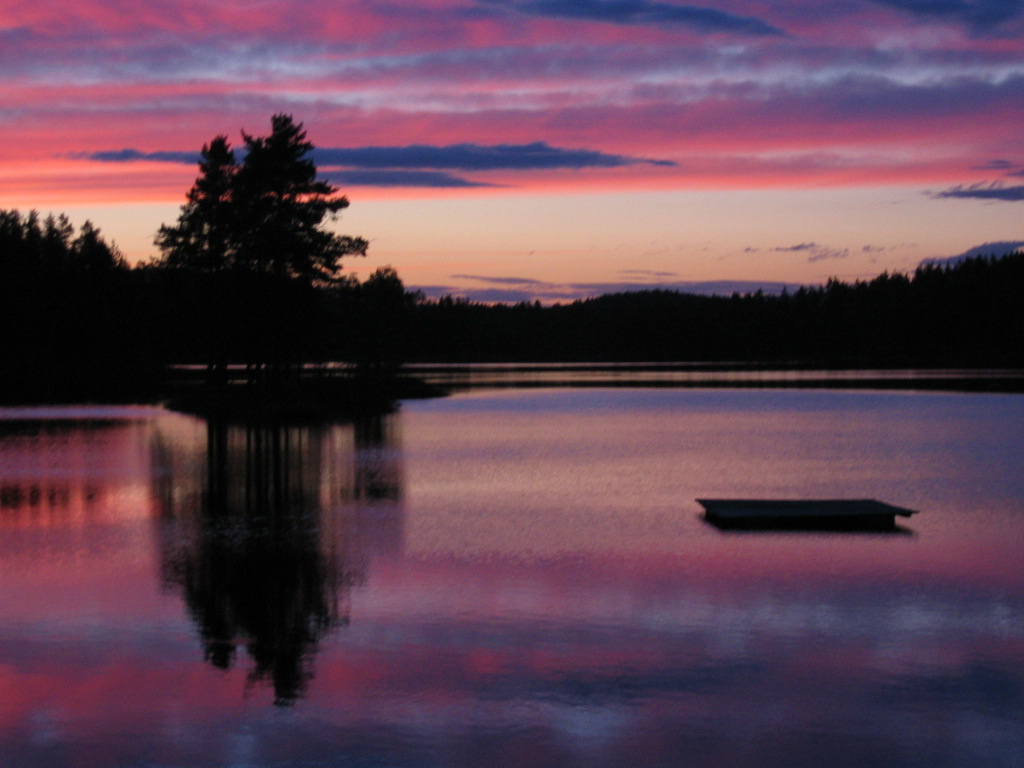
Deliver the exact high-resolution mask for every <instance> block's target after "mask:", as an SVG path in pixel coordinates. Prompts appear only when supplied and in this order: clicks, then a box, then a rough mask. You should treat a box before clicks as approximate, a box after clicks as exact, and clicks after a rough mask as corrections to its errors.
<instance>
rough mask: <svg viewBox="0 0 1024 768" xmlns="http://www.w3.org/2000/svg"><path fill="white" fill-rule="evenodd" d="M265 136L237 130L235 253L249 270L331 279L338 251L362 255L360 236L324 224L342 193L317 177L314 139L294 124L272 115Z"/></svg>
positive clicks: (344, 201)
mask: <svg viewBox="0 0 1024 768" xmlns="http://www.w3.org/2000/svg"><path fill="white" fill-rule="evenodd" d="M271 127H272V130H271V133H270V135H269V136H266V137H258V136H250V135H249V134H247V133H244V132H243V133H242V137H243V139H244V141H245V149H246V156H245V160H244V161H243V162H242V166H241V168H239V170H238V175H237V177H236V179H235V190H234V191H235V199H234V203H235V206H236V207H237V212H238V214H239V215H240V217H241V219H240V221H239V223H240V224H242V225H243V226H242V227H240V228H239V232H238V258H239V259H240V261H241V263H242V264H244V266H245V267H246V268H247V269H248V270H250V271H254V272H262V273H269V274H273V275H276V276H279V277H293V278H297V279H300V280H302V281H304V282H310V283H324V282H327V283H329V282H332V281H333V280H335V279H336V278H337V276H338V272H339V270H340V269H341V259H342V258H343V257H345V256H353V255H358V256H365V255H366V248H367V245H368V243H367V241H366V240H364V239H363V238H361V237H350V236H347V235H338V234H335V233H333V232H330V231H328V230H326V229H325V228H324V226H323V225H324V223H325V221H330V220H333V219H335V218H336V217H337V214H338V212H339V211H342V210H344V209H345V208H347V207H348V205H349V203H348V198H346V197H345V196H343V195H340V194H339V190H338V188H337V187H335V186H333V185H332V184H330V183H328V182H327V181H325V180H323V179H319V178H317V170H316V165H315V164H314V163H313V160H312V159H311V158H310V157H309V155H310V153H311V152H312V151H313V145H312V143H310V142H309V141H307V139H306V132H305V131H304V130H303V129H302V124H301V123H295V122H294V120H293V119H292V117H291V116H290V115H284V114H278V115H274V117H273V118H272V120H271Z"/></svg>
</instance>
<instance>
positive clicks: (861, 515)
mask: <svg viewBox="0 0 1024 768" xmlns="http://www.w3.org/2000/svg"><path fill="white" fill-rule="evenodd" d="M697 503H698V504H700V505H701V506H702V507H704V519H705V520H707V521H708V522H709V523H711V524H712V525H714V526H716V527H718V528H730V529H782V530H855V531H876V530H877V531H885V530H895V529H896V528H897V526H896V518H897V517H910V516H911V515H913V514H916V512H915V510H912V509H905V508H903V507H896V506H893V505H892V504H886V503H885V502H882V501H876V500H875V499H794V500H789V499H697Z"/></svg>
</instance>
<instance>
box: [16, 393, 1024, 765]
mask: <svg viewBox="0 0 1024 768" xmlns="http://www.w3.org/2000/svg"><path fill="white" fill-rule="evenodd" d="M1022 456H1024V400H1022V399H1021V398H1020V397H1019V396H1014V395H962V394H922V393H886V392H853V391H847V392H843V391H806V390H783V391H765V390H744V391H739V390H727V389H721V390H699V389H688V390H670V389H664V390H662V389H659V390H650V389H643V390H637V389H628V388H619V389H614V390H606V389H587V390H578V389H559V390H544V389H537V390H528V391H520V390H506V391H502V392H497V393H496V392H489V393H488V392H468V393H464V394H460V395H458V396H456V397H452V398H447V399H442V400H428V401H417V402H407V403H405V404H403V406H402V408H401V409H400V411H399V413H397V414H393V415H391V416H388V417H384V418H381V419H375V420H366V421H362V422H359V423H357V424H340V425H334V426H328V427H321V428H308V427H307V428H298V427H294V428H288V429H283V428H278V429H267V428H245V427H240V426H233V427H228V426H224V425H209V424H206V423H205V422H203V421H201V420H198V419H194V418H190V417H185V416H181V415H176V414H170V413H166V412H163V411H159V410H157V409H144V408H128V409H96V408H76V409H47V410H41V409H19V410H13V409H8V410H3V411H0V754H2V755H3V757H4V760H3V765H5V766H12V767H14V768H21V767H23V766H24V767H26V768H28V767H32V768H34V767H35V766H57V767H60V766H69V767H70V766H75V767H76V768H77V767H78V766H82V767H84V768H90V767H92V766H96V767H99V766H103V767H107V766H160V767H161V768H162V767H164V766H167V767H168V768H170V767H171V766H325V765H327V766H333V765H338V766H348V765H366V766H499V765H500V766H504V765H515V766H520V765H537V766H545V765H551V766H622V765H635V766H654V765H658V766H661V765H692V766H704V765H708V766H721V765H729V766H817V765H826V764H827V765H835V766H842V765H851V766H853V765H857V766H860V765H874V766H890V765H891V766H918V765H920V766H947V765H948V766H953V765H956V766H960V765H964V766H967V765H970V766H1016V765H1024V757H1022V756H1024V725H1022V722H1024V564H1022V559H1021V557H1020V551H1021V546H1022V544H1024V473H1022V472H1021V471H1020V466H1021V457H1022ZM736 496H741V497H743V496H746V497H783V498H806V497H871V498H879V499H881V500H883V501H887V502H890V503H893V504H897V505H899V506H904V507H909V508H911V509H916V510H920V514H918V515H915V516H914V517H912V518H910V520H909V521H908V522H906V523H903V526H904V528H905V530H903V531H902V532H900V533H898V534H895V535H880V534H856V533H855V534H823V533H743V532H738V533H724V532H721V531H719V530H717V529H715V528H713V527H711V526H709V525H707V524H705V523H704V522H703V520H702V519H701V518H700V514H699V513H700V507H699V505H697V504H696V502H695V499H696V498H698V497H736Z"/></svg>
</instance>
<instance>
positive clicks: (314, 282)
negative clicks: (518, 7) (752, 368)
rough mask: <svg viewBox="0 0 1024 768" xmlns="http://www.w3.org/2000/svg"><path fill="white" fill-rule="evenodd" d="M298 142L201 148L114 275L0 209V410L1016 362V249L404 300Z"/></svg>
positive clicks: (56, 231)
mask: <svg viewBox="0 0 1024 768" xmlns="http://www.w3.org/2000/svg"><path fill="white" fill-rule="evenodd" d="M312 149H313V147H312V144H311V143H310V142H309V141H308V140H307V138H306V134H305V131H304V130H303V128H302V126H301V124H298V123H296V122H295V121H294V120H293V119H292V118H291V117H290V116H288V115H276V116H274V117H273V118H272V121H271V132H270V134H269V135H267V136H253V135H249V134H246V133H243V134H242V147H241V150H240V153H239V154H238V155H236V153H235V151H234V150H233V149H232V147H231V144H230V142H229V140H228V139H227V137H225V136H217V137H215V138H214V139H213V140H211V141H210V142H209V143H208V144H207V145H206V146H204V147H203V149H202V152H201V157H200V165H199V174H198V177H197V179H196V181H195V183H194V185H193V186H192V188H191V189H190V190H189V191H188V193H187V196H186V201H185V204H184V205H183V206H182V207H181V210H180V213H179V216H178V219H177V220H176V221H175V222H174V223H172V224H167V225H164V226H163V227H161V228H160V230H159V232H158V233H157V235H156V245H157V247H158V248H159V252H160V256H159V257H158V258H157V259H156V260H154V261H152V262H150V263H147V264H143V265H141V266H136V267H133V268H130V267H129V266H128V265H127V264H126V263H125V260H124V258H123V256H122V255H121V254H120V252H119V251H118V249H117V248H116V246H114V245H113V244H112V243H110V242H108V241H107V240H106V239H105V238H104V236H103V235H102V233H100V231H99V230H98V229H97V228H96V227H95V226H93V225H92V224H91V223H88V222H86V223H85V224H83V225H82V226H81V227H78V228H76V227H75V226H73V225H72V224H71V222H70V221H69V220H68V219H67V218H66V217H64V216H49V217H45V218H43V217H41V216H39V215H38V214H36V213H34V212H29V213H27V214H22V213H20V212H18V211H0V345H2V348H0V366H2V375H0V402H15V401H35V402H46V401H60V400H83V399H119V400H138V399H140V398H145V397H149V396H155V394H156V393H159V392H160V386H161V384H162V383H163V382H164V381H165V380H166V372H167V370H168V368H167V366H169V365H172V364H182V363H191V364H199V365H202V366H205V367H206V369H207V377H208V380H209V382H210V383H212V384H218V385H219V384H223V383H225V382H226V381H227V379H228V371H229V366H236V367H237V366H244V367H245V368H246V370H247V371H248V375H249V380H250V382H251V383H253V384H256V385H259V386H263V387H271V388H272V387H277V386H282V387H285V389H287V387H288V386H290V385H291V384H292V383H294V381H295V380H297V379H298V377H299V371H300V370H303V366H304V365H305V364H308V363H319V362H327V361H336V362H348V363H352V364H353V366H352V367H353V368H355V369H359V370H361V371H364V372H369V373H371V374H372V376H369V377H368V378H369V379H370V380H378V381H379V380H380V378H381V374H385V375H386V374H387V373H388V372H390V371H392V370H394V368H395V367H396V366H397V365H398V364H399V363H401V362H402V361H419V362H477V361H504V362H531V361H547V362H559V361H579V362H603V361H636V362H640V361H708V362H715V361H727V360H728V361H749V362H756V363H767V364H771V363H791V362H796V363H801V362H803V363H807V364H813V365H835V366H968V367H970V366H992V367H1000V366H1013V367H1024V302H1022V301H1021V300H1020V297H1021V296H1022V295H1024V254H1021V253H1017V254H1008V255H1005V256H1002V255H1000V254H993V255H992V257H988V258H974V259H968V260H965V261H962V262H959V263H955V264H947V265H932V266H922V267H921V268H919V269H918V270H916V271H915V272H914V273H913V274H910V275H904V274H884V275H881V276H879V277H877V278H875V279H874V280H870V281H857V282H854V283H845V282H841V281H838V280H831V281H829V282H828V283H827V284H826V285H823V286H820V287H807V288H801V289H800V290H798V291H796V292H793V293H786V294H783V295H781V296H766V295H762V294H760V293H758V294H754V295H742V296H741V295H735V296H729V297H724V296H723V297H709V296H696V295H689V294H683V293H677V292H672V291H658V290H651V291H640V292H636V293H623V294H615V295H608V296H601V297H597V298H593V299H589V300H586V301H577V302H573V303H571V304H565V305H556V306H548V307H546V306H541V305H540V304H536V303H523V304H517V305H485V304H480V303H474V302H470V301H465V300H461V299H454V298H445V299H441V300H430V301H428V300H424V299H423V297H422V296H420V295H418V294H416V293H413V292H410V291H408V290H407V289H406V288H405V286H404V285H403V283H402V280H401V278H400V277H399V275H398V274H397V272H395V270H393V269H391V268H390V267H385V268H381V269H378V270H377V271H375V272H374V273H373V274H372V275H370V277H369V278H368V279H366V280H364V281H363V282H359V281H357V280H355V279H354V278H351V277H346V276H345V275H344V274H343V273H342V271H341V268H342V265H343V261H344V260H345V259H347V258H349V257H357V256H363V255H365V254H366V250H367V242H366V240H364V239H363V238H360V237H354V236H348V235H341V234H337V233H336V232H334V231H333V230H332V229H331V228H330V226H329V225H330V224H331V222H332V221H333V220H334V219H336V217H337V216H338V214H339V213H340V212H341V211H343V210H344V209H345V208H346V207H347V206H348V200H347V199H346V198H345V197H344V196H343V195H341V194H340V191H339V190H338V189H337V188H336V187H335V186H333V185H332V184H330V183H329V182H328V181H326V180H324V179H322V178H320V177H319V176H318V173H317V169H316V167H315V165H314V163H313V161H312V159H311V153H312ZM374 377H376V379H374Z"/></svg>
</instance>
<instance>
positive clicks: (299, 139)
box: [156, 114, 368, 382]
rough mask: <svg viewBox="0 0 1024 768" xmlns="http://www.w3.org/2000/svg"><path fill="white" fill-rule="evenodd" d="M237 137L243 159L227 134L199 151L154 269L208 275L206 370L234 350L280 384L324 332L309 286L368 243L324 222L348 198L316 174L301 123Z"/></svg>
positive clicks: (333, 277)
mask: <svg viewBox="0 0 1024 768" xmlns="http://www.w3.org/2000/svg"><path fill="white" fill-rule="evenodd" d="M242 139H243V142H244V145H245V156H244V159H243V160H242V162H241V163H240V164H239V163H237V162H236V160H235V156H234V152H233V151H232V150H231V147H230V145H229V144H228V140H227V138H226V137H224V136H218V137H216V138H215V139H214V140H213V141H212V142H210V144H208V145H206V146H204V147H203V150H202V154H201V156H200V175H199V177H198V178H197V180H196V182H195V184H194V186H193V187H192V189H191V191H190V192H189V194H188V199H187V202H186V204H185V205H184V206H182V209H181V214H180V215H179V218H178V221H177V223H176V224H175V225H173V226H163V227H161V228H160V231H159V233H158V234H157V237H156V244H157V246H158V247H159V248H160V250H161V252H162V256H163V258H162V261H161V262H159V264H158V266H166V267H181V268H184V269H186V270H190V271H194V272H197V273H200V274H202V275H205V276H206V279H205V283H203V285H204V287H203V288H201V289H200V292H201V293H204V294H205V295H206V297H207V298H206V300H205V301H203V302H201V303H202V305H203V306H201V308H200V310H199V311H200V312H201V313H202V314H203V315H204V316H205V325H206V327H207V328H208V329H214V330H213V331H212V332H210V331H208V332H207V335H208V339H207V356H208V360H209V362H210V366H211V371H212V370H213V369H214V368H219V369H223V367H224V364H225V362H226V357H227V356H228V355H229V354H232V356H233V357H235V358H236V359H239V358H241V359H244V361H245V362H246V363H247V364H248V366H249V369H250V372H251V374H250V375H251V378H259V379H260V380H261V381H264V382H266V381H267V379H268V378H269V379H271V380H273V381H282V380H285V379H288V378H290V377H291V375H292V373H293V372H294V370H295V369H296V368H297V366H298V365H299V364H301V363H302V362H304V361H305V359H307V358H308V357H309V356H310V355H312V354H313V347H315V346H316V343H315V340H316V339H317V338H319V336H320V335H321V334H319V332H318V331H316V330H315V326H316V324H317V320H318V315H319V311H318V307H319V305H320V304H321V303H322V302H321V301H320V300H319V296H318V295H317V294H316V293H315V291H314V289H316V288H318V287H321V286H324V285H330V284H333V283H336V282H337V281H338V280H339V272H340V270H341V266H342V265H341V260H342V258H343V257H346V256H357V255H358V256H365V255H366V249H367V246H368V243H367V241H366V240H365V239H363V238H360V237H352V236H348V235H339V234H337V233H335V232H332V231H331V230H329V229H328V228H327V226H326V225H327V223H328V222H330V221H333V220H335V219H336V218H337V215H338V213H339V212H340V211H342V210H343V209H345V208H347V207H348V204H349V203H348V199H347V198H346V197H345V196H343V195H341V194H340V193H339V190H338V188H337V187H335V186H334V185H332V184H330V183H329V182H327V181H326V180H323V179H321V178H318V176H317V169H316V165H315V164H314V162H313V160H312V158H311V157H310V155H311V153H312V151H313V145H312V143H311V142H309V141H308V140H307V138H306V132H305V131H304V130H303V128H302V125H301V123H296V122H295V121H294V120H293V118H292V117H291V116H290V115H284V114H278V115H274V116H273V118H272V119H271V133H270V135H269V136H253V135H250V134H248V133H245V132H244V131H243V132H242ZM239 325H241V326H242V327H244V328H245V332H244V333H242V334H240V333H239V332H238V328H237V326H239ZM229 337H230V338H229ZM229 348H230V349H231V353H229V351H228V349H229ZM264 374H268V375H264Z"/></svg>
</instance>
